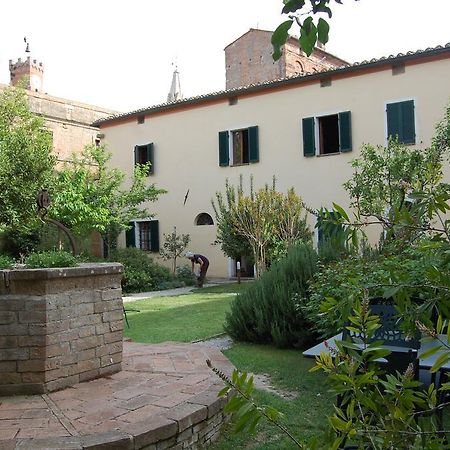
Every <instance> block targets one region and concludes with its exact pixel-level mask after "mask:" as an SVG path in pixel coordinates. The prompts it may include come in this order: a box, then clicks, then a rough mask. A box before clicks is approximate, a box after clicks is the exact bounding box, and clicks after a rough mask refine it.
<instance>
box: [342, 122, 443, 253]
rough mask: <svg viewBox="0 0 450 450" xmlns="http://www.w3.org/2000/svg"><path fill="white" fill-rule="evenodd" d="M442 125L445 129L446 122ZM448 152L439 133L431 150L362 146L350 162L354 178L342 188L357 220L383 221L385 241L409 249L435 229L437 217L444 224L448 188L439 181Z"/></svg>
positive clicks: (397, 146) (400, 146)
mask: <svg viewBox="0 0 450 450" xmlns="http://www.w3.org/2000/svg"><path fill="white" fill-rule="evenodd" d="M439 127H440V128H438V130H439V129H444V128H443V127H444V125H443V124H440V125H439ZM443 134H444V133H443V132H441V135H443ZM447 152H448V147H445V146H443V145H442V136H441V137H440V138H439V137H438V135H437V137H436V138H435V139H434V140H433V143H432V145H431V146H430V147H429V148H427V149H412V148H409V147H407V146H405V145H402V144H399V143H398V142H396V141H395V140H390V141H389V144H388V146H387V147H382V146H378V147H374V146H372V145H369V144H366V145H364V146H363V147H362V149H361V156H360V157H359V158H356V159H354V160H353V161H352V166H353V167H354V169H355V171H354V174H353V176H352V178H351V179H350V180H349V181H348V182H346V183H345V184H344V187H345V189H346V190H347V191H348V193H349V195H350V198H351V206H352V207H353V208H354V209H355V211H356V220H357V221H359V222H361V223H364V221H365V222H367V224H369V223H371V222H373V221H375V222H376V223H379V224H380V225H381V226H382V227H383V230H384V233H385V240H387V241H393V240H395V239H398V238H400V237H401V238H402V241H403V243H404V244H405V245H407V244H408V243H410V242H411V240H414V239H415V238H417V237H419V236H420V235H422V234H423V232H424V231H426V230H428V231H431V230H432V229H433V224H432V223H433V220H435V219H436V218H437V219H438V221H439V222H440V223H441V224H442V225H444V223H445V219H444V218H443V217H442V216H441V213H444V214H445V211H446V209H447V206H446V198H447V199H448V185H446V184H444V183H441V181H442V177H443V160H444V157H445V154H446V153H447ZM438 204H439V207H436V206H437V205H438ZM433 205H434V206H433ZM445 228H446V227H445V226H444V227H443V231H444V232H445ZM447 232H448V231H447Z"/></svg>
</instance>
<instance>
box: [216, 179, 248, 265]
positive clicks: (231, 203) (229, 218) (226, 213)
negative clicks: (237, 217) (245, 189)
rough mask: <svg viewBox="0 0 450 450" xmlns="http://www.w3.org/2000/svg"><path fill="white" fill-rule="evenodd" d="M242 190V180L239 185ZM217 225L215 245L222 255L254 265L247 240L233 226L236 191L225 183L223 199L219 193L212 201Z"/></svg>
mask: <svg viewBox="0 0 450 450" xmlns="http://www.w3.org/2000/svg"><path fill="white" fill-rule="evenodd" d="M240 186H241V187H240V189H242V179H241V183H240ZM212 206H213V209H214V212H215V215H216V223H217V243H220V245H221V249H222V251H223V253H224V254H225V255H227V256H229V257H230V258H234V259H238V258H242V257H244V258H245V259H246V260H247V261H248V262H249V263H250V264H254V262H255V261H254V257H253V253H252V248H251V247H250V244H249V242H248V240H247V239H246V238H245V237H244V236H242V235H240V234H239V233H238V232H237V230H236V227H235V226H234V224H233V215H232V211H233V210H234V208H235V207H236V190H235V189H234V188H233V187H231V186H230V185H229V184H228V180H227V181H226V182H225V198H224V196H223V195H222V193H221V192H216V201H215V202H214V201H212Z"/></svg>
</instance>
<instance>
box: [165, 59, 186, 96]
mask: <svg viewBox="0 0 450 450" xmlns="http://www.w3.org/2000/svg"><path fill="white" fill-rule="evenodd" d="M182 98H183V94H182V93H181V87H180V73H179V72H178V67H177V66H175V70H174V71H173V75H172V84H171V86H170V91H169V95H168V96H167V103H171V102H176V101H177V100H181V99H182Z"/></svg>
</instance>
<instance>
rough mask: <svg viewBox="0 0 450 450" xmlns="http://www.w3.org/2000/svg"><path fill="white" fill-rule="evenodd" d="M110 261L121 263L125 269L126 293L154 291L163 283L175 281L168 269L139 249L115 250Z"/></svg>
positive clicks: (123, 288)
mask: <svg viewBox="0 0 450 450" xmlns="http://www.w3.org/2000/svg"><path fill="white" fill-rule="evenodd" d="M109 259H110V261H114V262H119V263H121V264H122V265H123V267H124V275H123V279H122V290H123V292H125V293H131V292H145V291H154V290H156V289H158V288H159V286H160V285H161V284H162V283H163V282H167V281H172V280H173V277H172V274H171V273H170V270H169V269H168V268H167V267H164V266H161V265H160V264H157V263H156V262H154V261H153V259H152V258H151V257H149V256H148V254H147V253H146V252H144V251H142V250H140V249H138V248H132V247H128V248H123V249H117V250H114V251H113V252H112V253H111V256H110V258H109Z"/></svg>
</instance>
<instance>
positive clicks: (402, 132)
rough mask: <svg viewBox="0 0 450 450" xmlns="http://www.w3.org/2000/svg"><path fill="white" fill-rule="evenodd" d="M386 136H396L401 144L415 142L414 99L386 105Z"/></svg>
mask: <svg viewBox="0 0 450 450" xmlns="http://www.w3.org/2000/svg"><path fill="white" fill-rule="evenodd" d="M386 118H387V133H388V138H390V137H397V139H398V142H400V143H401V144H415V143H416V127H415V123H414V121H415V117H414V100H407V101H404V102H397V103H388V104H387V105H386Z"/></svg>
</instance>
